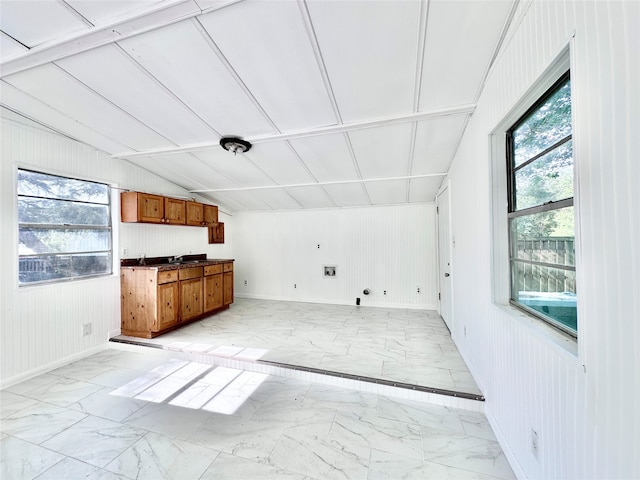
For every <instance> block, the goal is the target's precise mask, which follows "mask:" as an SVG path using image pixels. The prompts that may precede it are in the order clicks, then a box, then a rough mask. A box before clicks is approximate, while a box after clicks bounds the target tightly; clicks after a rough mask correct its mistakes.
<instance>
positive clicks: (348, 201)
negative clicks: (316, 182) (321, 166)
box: [324, 183, 371, 207]
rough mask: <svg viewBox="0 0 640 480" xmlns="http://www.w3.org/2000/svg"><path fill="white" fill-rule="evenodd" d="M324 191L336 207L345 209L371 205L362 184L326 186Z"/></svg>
mask: <svg viewBox="0 0 640 480" xmlns="http://www.w3.org/2000/svg"><path fill="white" fill-rule="evenodd" d="M324 189H325V190H326V192H327V193H328V194H329V196H330V197H331V199H332V200H333V202H334V203H335V204H336V205H340V206H343V207H355V206H360V205H370V204H371V202H370V201H369V198H368V197H367V192H366V190H365V189H364V185H363V184H361V183H343V184H337V185H325V186H324Z"/></svg>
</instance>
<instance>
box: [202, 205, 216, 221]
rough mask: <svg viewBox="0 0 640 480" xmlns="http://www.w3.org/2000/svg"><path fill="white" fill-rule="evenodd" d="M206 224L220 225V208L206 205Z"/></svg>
mask: <svg viewBox="0 0 640 480" xmlns="http://www.w3.org/2000/svg"><path fill="white" fill-rule="evenodd" d="M203 213H204V223H205V224H206V225H213V224H214V223H218V207H216V206H215V205H204V212H203Z"/></svg>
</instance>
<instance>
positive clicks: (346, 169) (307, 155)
mask: <svg viewBox="0 0 640 480" xmlns="http://www.w3.org/2000/svg"><path fill="white" fill-rule="evenodd" d="M291 145H292V146H293V148H294V149H295V151H296V152H298V155H300V158H302V160H303V161H304V163H305V165H306V166H307V168H308V169H309V170H310V171H311V173H312V174H313V176H314V177H315V178H316V180H318V181H319V182H337V181H340V180H357V179H358V172H357V171H356V167H355V165H354V163H353V159H352V158H351V153H350V152H349V146H348V144H347V139H346V138H345V134H343V133H337V134H332V135H319V136H316V137H307V138H300V139H297V140H291Z"/></svg>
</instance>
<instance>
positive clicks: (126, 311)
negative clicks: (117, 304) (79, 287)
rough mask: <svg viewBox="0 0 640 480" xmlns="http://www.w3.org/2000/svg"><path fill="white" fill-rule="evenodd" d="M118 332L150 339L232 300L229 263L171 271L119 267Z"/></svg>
mask: <svg viewBox="0 0 640 480" xmlns="http://www.w3.org/2000/svg"><path fill="white" fill-rule="evenodd" d="M120 280H121V295H122V297H121V331H122V334H123V335H130V336H134V337H144V338H152V337H155V336H157V335H160V334H162V333H164V332H166V331H168V330H170V329H172V328H175V327H176V326H178V325H181V324H183V323H187V322H190V321H193V320H197V319H198V318H202V317H203V316H205V315H208V314H211V313H213V312H215V311H216V310H221V309H223V308H227V307H228V306H229V305H230V304H231V303H233V263H232V262H225V263H217V264H211V265H206V266H204V267H202V266H196V267H191V266H189V267H183V268H179V269H175V270H160V271H158V269H157V268H149V267H122V268H121V270H120Z"/></svg>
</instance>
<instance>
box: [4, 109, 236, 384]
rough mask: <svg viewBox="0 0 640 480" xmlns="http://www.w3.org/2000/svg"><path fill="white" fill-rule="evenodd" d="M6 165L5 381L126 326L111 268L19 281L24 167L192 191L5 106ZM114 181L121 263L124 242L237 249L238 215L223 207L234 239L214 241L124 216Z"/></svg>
mask: <svg viewBox="0 0 640 480" xmlns="http://www.w3.org/2000/svg"><path fill="white" fill-rule="evenodd" d="M1 155H2V161H1V162H0V173H1V182H2V188H1V189H0V202H2V206H3V207H2V209H0V227H1V229H2V230H1V231H0V267H1V271H2V276H1V277H0V294H1V298H0V300H1V301H0V342H1V344H0V381H1V383H2V385H4V384H7V383H11V382H13V381H16V380H19V379H20V378H24V376H27V375H29V374H32V373H35V372H38V371H41V370H43V369H47V368H50V366H52V365H55V364H58V363H61V362H65V361H68V360H70V359H72V358H77V357H80V356H82V355H84V354H86V353H87V352H90V351H92V350H93V349H97V348H101V347H102V346H104V345H105V344H106V342H107V341H108V339H109V337H110V336H112V335H114V334H118V333H119V332H120V281H119V272H118V270H117V269H116V270H115V271H114V274H113V275H111V276H106V277H100V278H95V279H88V280H81V281H73V282H63V283H56V284H49V285H39V286H28V287H18V286H17V264H18V262H17V250H18V248H17V225H16V222H17V213H16V205H17V200H16V197H15V192H16V188H15V175H16V171H17V168H18V167H23V168H31V169H34V170H41V171H45V172H47V173H52V174H59V175H64V176H70V177H76V178H84V179H88V180H95V181H101V182H105V183H108V184H111V185H113V186H114V187H117V188H126V189H132V190H140V191H147V192H156V193H161V194H166V195H176V196H185V195H186V192H185V191H184V190H183V189H181V188H179V187H178V186H176V185H174V184H171V183H169V182H167V181H165V180H163V179H161V178H159V177H157V176H155V175H153V174H151V173H149V172H147V171H144V170H142V169H139V168H137V167H135V166H133V165H131V164H129V163H127V162H123V161H120V160H114V159H111V158H110V157H109V156H107V155H106V154H104V153H102V152H100V151H96V150H95V149H93V148H90V147H88V146H86V145H83V144H81V143H78V142H75V141H72V140H70V139H68V138H65V137H62V136H60V135H58V134H55V133H53V132H50V131H48V130H46V129H44V128H42V127H40V126H38V125H36V124H33V123H31V122H30V121H28V120H26V119H24V118H22V117H20V116H18V115H15V114H13V113H12V112H9V111H5V110H3V111H2V150H1ZM119 192H120V190H117V189H114V190H113V193H112V195H113V196H114V197H116V198H115V201H114V202H113V206H114V208H115V209H116V210H115V211H114V256H115V257H116V259H115V264H116V265H118V263H119V258H120V256H121V254H122V251H123V248H126V249H127V251H128V255H127V256H128V257H134V256H137V255H139V254H142V253H144V254H146V255H147V256H160V255H167V256H169V255H177V254H181V253H188V252H192V253H206V254H207V255H208V256H209V257H212V258H229V257H232V252H231V241H232V239H233V230H234V229H233V218H232V217H230V216H228V215H225V214H223V213H221V215H220V218H221V220H222V221H224V222H225V235H226V240H227V243H225V244H222V245H209V244H208V242H207V232H206V229H204V228H200V227H176V228H172V227H166V226H165V227H163V226H158V225H138V224H120V223H119V211H118V210H117V208H118V205H119V202H118V201H117V200H118V198H117V197H118V195H119ZM87 322H91V323H92V334H91V335H89V336H86V337H83V336H82V335H81V325H82V324H83V323H87Z"/></svg>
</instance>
